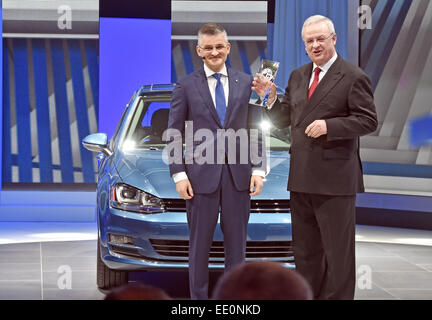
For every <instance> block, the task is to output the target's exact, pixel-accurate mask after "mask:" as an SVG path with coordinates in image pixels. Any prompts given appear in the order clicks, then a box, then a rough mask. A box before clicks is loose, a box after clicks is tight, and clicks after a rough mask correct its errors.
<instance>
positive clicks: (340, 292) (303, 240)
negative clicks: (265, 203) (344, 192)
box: [290, 192, 356, 300]
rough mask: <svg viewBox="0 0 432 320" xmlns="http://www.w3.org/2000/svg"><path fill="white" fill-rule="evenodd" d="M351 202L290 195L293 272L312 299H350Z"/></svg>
mask: <svg viewBox="0 0 432 320" xmlns="http://www.w3.org/2000/svg"><path fill="white" fill-rule="evenodd" d="M355 199H356V196H355V195H353V196H328V195H318V194H308V193H299V192H291V198H290V205H291V218H292V219H291V220H292V235H293V251H294V258H295V263H296V268H297V270H298V271H299V272H300V273H301V274H302V275H303V276H304V277H305V278H306V280H307V281H308V282H309V284H310V285H311V287H312V290H313V292H314V298H315V299H326V300H327V299H344V300H348V299H354V291H355V282H356V273H355Z"/></svg>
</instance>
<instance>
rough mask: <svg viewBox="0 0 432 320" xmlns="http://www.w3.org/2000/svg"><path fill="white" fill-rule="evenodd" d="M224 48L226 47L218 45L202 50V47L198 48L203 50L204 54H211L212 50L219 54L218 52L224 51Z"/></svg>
mask: <svg viewBox="0 0 432 320" xmlns="http://www.w3.org/2000/svg"><path fill="white" fill-rule="evenodd" d="M198 47H200V46H198ZM226 47H227V46H226V45H223V44H218V45H217V46H205V47H204V48H203V47H200V49H201V50H203V51H205V52H208V53H210V52H212V51H213V50H214V49H216V51H218V52H220V51H222V50H224V49H226Z"/></svg>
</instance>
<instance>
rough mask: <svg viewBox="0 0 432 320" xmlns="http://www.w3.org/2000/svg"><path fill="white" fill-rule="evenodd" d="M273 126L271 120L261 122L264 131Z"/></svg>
mask: <svg viewBox="0 0 432 320" xmlns="http://www.w3.org/2000/svg"><path fill="white" fill-rule="evenodd" d="M271 127H272V125H271V123H270V122H268V121H263V122H261V129H263V130H264V131H268V130H270V128H271Z"/></svg>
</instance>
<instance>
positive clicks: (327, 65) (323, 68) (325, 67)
mask: <svg viewBox="0 0 432 320" xmlns="http://www.w3.org/2000/svg"><path fill="white" fill-rule="evenodd" d="M337 57H338V54H337V52H335V54H334V55H333V57H332V58H331V59H330V60H329V61H327V63H325V64H324V65H322V66H320V67H319V66H318V65H316V64H315V62H314V64H313V67H312V74H311V77H310V80H309V87H308V88H310V87H311V85H312V82H313V80H314V77H315V68H316V67H319V68H320V69H321V72H320V74H319V77H318V83H320V82H321V80H322V79H323V78H324V76H325V75H326V73H327V72H328V71H329V69H330V67H331V66H332V65H333V63H334V62H335V61H336V59H337ZM275 102H276V99H275V100H274V101H273V102H272V104H271V105H269V106H267V108H268V109H271V108H272V107H273V105H274V104H275Z"/></svg>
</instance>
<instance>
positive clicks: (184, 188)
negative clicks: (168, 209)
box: [176, 179, 194, 200]
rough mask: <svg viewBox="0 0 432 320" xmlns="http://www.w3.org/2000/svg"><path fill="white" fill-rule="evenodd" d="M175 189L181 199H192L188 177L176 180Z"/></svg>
mask: <svg viewBox="0 0 432 320" xmlns="http://www.w3.org/2000/svg"><path fill="white" fill-rule="evenodd" d="M176 190H177V193H178V194H179V195H180V197H181V198H182V199H183V200H189V199H192V197H193V196H194V194H193V190H192V185H191V183H190V181H189V179H185V180H181V181H179V182H177V183H176Z"/></svg>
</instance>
